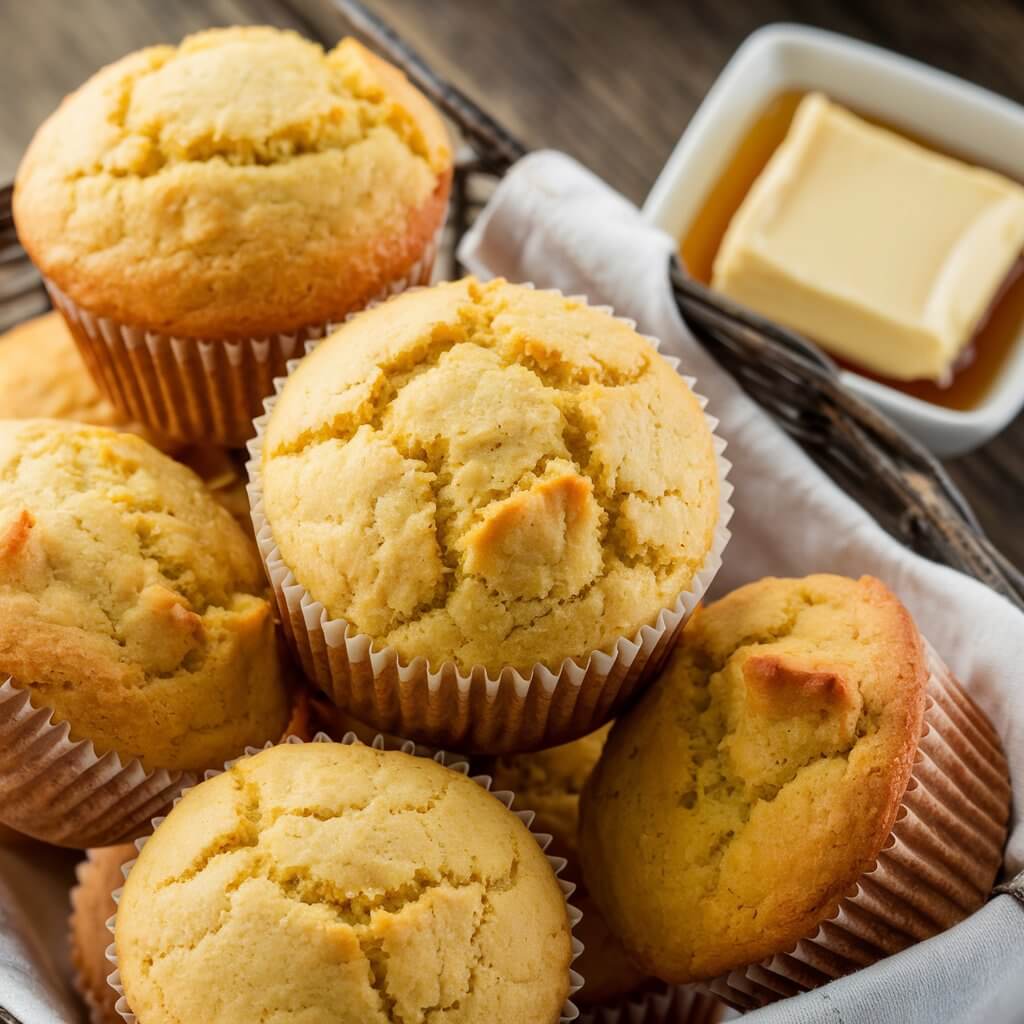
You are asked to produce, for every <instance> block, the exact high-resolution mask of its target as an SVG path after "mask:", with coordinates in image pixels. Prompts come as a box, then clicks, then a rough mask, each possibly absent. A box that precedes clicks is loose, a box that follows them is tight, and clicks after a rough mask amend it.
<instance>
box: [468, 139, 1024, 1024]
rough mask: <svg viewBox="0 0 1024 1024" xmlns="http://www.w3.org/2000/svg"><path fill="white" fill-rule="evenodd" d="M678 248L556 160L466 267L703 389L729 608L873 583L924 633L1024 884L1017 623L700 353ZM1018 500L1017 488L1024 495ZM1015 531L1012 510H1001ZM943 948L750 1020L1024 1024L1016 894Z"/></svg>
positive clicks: (1023, 742)
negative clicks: (794, 586) (825, 583)
mask: <svg viewBox="0 0 1024 1024" xmlns="http://www.w3.org/2000/svg"><path fill="white" fill-rule="evenodd" d="M674 249H675V241H674V240H673V239H672V238H670V237H668V236H667V235H665V234H663V233H662V232H660V231H658V230H656V229H654V228H652V227H651V226H650V225H648V224H647V223H645V222H644V221H643V219H642V218H641V217H640V214H639V212H638V211H637V209H636V208H635V207H634V206H632V205H631V204H630V203H629V202H627V201H626V200H625V199H623V198H622V197H621V196H619V195H618V194H616V193H615V192H613V191H611V190H610V189H609V188H608V187H607V186H606V185H605V184H604V183H603V182H601V181H600V180H599V179H598V178H596V177H594V176H593V175H592V174H590V173H589V172H588V171H586V170H584V169H583V168H582V167H581V166H580V165H578V164H577V163H575V162H574V161H572V160H571V159H569V158H568V157H566V156H563V155H562V154H559V153H536V154H533V155H532V156H529V157H527V158H526V159H524V160H522V161H521V162H520V163H519V164H518V165H517V166H516V167H515V168H514V169H513V170H512V172H511V173H510V174H509V175H508V176H507V177H506V178H505V180H504V181H503V182H502V183H501V185H500V186H499V187H498V190H497V192H496V193H495V194H494V196H493V197H492V199H491V201H490V203H489V204H488V206H487V208H486V209H485V210H484V212H483V213H482V215H481V217H480V219H479V220H478V221H477V223H476V224H475V226H474V228H473V229H472V231H471V232H470V234H469V235H468V236H467V238H466V239H465V240H464V243H463V246H462V250H461V253H460V255H461V258H462V260H463V262H464V263H465V264H466V265H467V266H468V267H469V268H470V269H471V270H472V271H473V272H475V273H477V274H478V275H480V276H482V277H488V276H495V275H502V276H504V277H507V278H509V279H510V280H513V281H532V282H533V283H534V284H536V285H537V287H539V288H544V287H549V288H550V287H554V288H559V289H561V290H562V291H563V292H566V293H567V294H570V295H572V294H579V295H586V296H587V297H588V298H589V299H590V301H591V302H594V303H607V304H608V305H611V306H612V307H614V309H615V311H616V313H618V314H619V315H621V316H627V317H631V318H633V319H634V320H636V321H637V325H638V327H639V329H640V330H641V331H642V332H644V333H646V334H651V335H654V336H655V337H658V338H660V339H661V342H662V351H663V352H665V353H666V354H668V355H673V356H678V357H679V358H680V359H681V360H682V369H683V370H684V371H685V372H686V373H689V374H692V375H693V376H695V377H696V378H697V387H698V390H699V391H700V392H701V393H702V394H704V395H706V396H707V398H708V411H709V412H710V414H711V415H712V416H717V417H718V418H719V420H720V424H719V427H718V433H719V434H720V435H721V436H722V437H723V438H725V440H726V442H727V443H728V449H727V451H726V456H727V457H728V458H729V459H730V460H731V461H732V464H733V469H732V471H731V473H730V479H731V480H732V482H733V483H734V484H735V487H736V491H735V493H734V495H733V497H732V503H733V505H734V506H735V509H736V512H735V516H734V518H733V520H732V523H731V529H732V531H733V538H732V540H731V541H730V543H729V547H728V549H727V551H726V554H725V562H724V565H723V567H722V570H721V572H720V573H719V575H718V577H717V578H716V580H715V584H714V588H713V589H714V592H713V593H712V597H714V594H715V593H719V594H720V593H723V592H725V591H728V590H731V589H733V588H734V587H737V586H739V585H740V584H742V583H746V582H748V581H749V580H753V579H757V578H759V577H761V576H768V575H775V576H801V575H806V574H807V573H812V572H836V573H842V574H845V575H848V576H860V575H862V574H864V573H869V574H871V575H873V576H877V577H879V578H880V579H882V580H884V581H885V582H886V583H887V584H888V585H889V586H890V587H891V588H892V589H893V590H894V591H895V592H896V593H897V594H898V595H899V596H900V598H901V599H902V600H903V601H904V603H905V604H906V605H907V606H908V607H909V609H910V611H911V613H912V614H913V616H914V618H915V619H916V620H917V623H918V625H919V626H920V628H921V631H922V632H923V633H924V634H925V635H926V636H927V637H928V638H929V639H930V640H931V642H932V643H933V644H934V645H935V647H936V648H937V650H938V651H939V653H940V654H941V655H942V657H943V658H944V659H945V661H946V663H947V664H948V665H949V666H950V667H951V668H952V669H953V671H954V672H955V673H956V675H957V676H958V677H959V679H960V680H961V681H962V682H963V683H964V685H965V686H967V688H968V689H969V690H970V691H971V693H972V695H973V696H974V698H975V699H976V700H977V701H978V703H979V704H980V705H981V707H982V708H983V709H984V710H985V712H986V713H987V714H988V715H989V717H990V718H991V719H992V721H993V723H994V724H995V725H996V727H997V728H998V730H999V733H1000V736H1001V737H1002V741H1003V744H1004V746H1005V749H1006V754H1007V757H1008V758H1009V762H1010V771H1011V775H1012V780H1013V788H1014V793H1015V794H1016V797H1015V800H1014V807H1013V810H1012V816H1011V835H1010V842H1009V846H1008V848H1007V857H1006V867H1005V871H1004V876H1005V878H1012V877H1013V876H1015V875H1017V874H1018V873H1019V872H1021V870H1022V869H1024V806H1022V799H1021V798H1022V796H1024V615H1022V614H1021V613H1020V612H1018V611H1017V610H1016V609H1015V608H1014V607H1013V606H1012V605H1011V604H1010V603H1009V602H1008V601H1006V600H1004V599H1003V598H1001V597H999V596H997V595H996V594H994V593H993V592H992V591H990V590H989V589H988V588H987V587H985V586H984V585H983V584H981V583H978V582H977V581H975V580H972V579H969V578H968V577H966V576H964V575H962V574H960V573H958V572H955V571H954V570H952V569H948V568H945V567H943V566H940V565H937V564H935V563H934V562H930V561H928V560H926V559H924V558H921V557H919V556H918V555H915V554H913V553H912V552H910V551H909V550H907V549H906V548H904V547H903V546H902V545H900V544H899V543H897V542H896V541H895V540H893V539H892V538H891V537H890V536H889V535H888V534H887V533H885V531H884V530H882V528H881V527H880V526H878V524H877V523H875V521H874V520H873V519H872V518H871V517H870V516H869V515H868V513H867V512H865V511H864V509H863V508H861V507H860V506H859V505H858V504H857V503H856V502H854V501H853V500H852V499H851V498H849V497H847V496H846V495H845V494H844V493H843V492H842V491H841V490H840V489H839V488H838V487H837V486H836V485H835V484H833V483H832V482H831V481H830V480H829V478H828V477H827V476H826V475H825V474H824V473H823V472H822V471H821V470H820V469H818V467H817V466H815V465H814V463H813V462H811V460H810V459H809V458H807V456H806V455H804V454H803V452H802V451H801V450H800V448H799V447H798V446H797V445H796V444H795V443H794V442H793V441H791V440H790V439H789V438H788V437H787V436H786V435H785V434H784V433H783V432H782V431H781V430H780V429H779V428H778V427H776V426H775V424H774V423H773V422H772V421H771V420H770V419H769V417H768V416H767V414H765V413H764V412H762V411H761V410H760V409H759V408H758V406H757V405H756V404H755V403H754V402H753V401H752V400H751V399H749V398H748V397H747V396H746V395H745V394H744V393H743V392H742V391H741V390H740V387H739V385H738V384H736V383H735V381H734V380H733V379H732V378H731V377H730V376H729V375H728V374H727V373H726V372H725V371H724V370H722V369H721V368H720V367H719V366H718V365H717V364H716V363H715V362H714V360H713V359H712V358H711V357H710V356H709V355H708V354H707V353H706V352H705V351H704V350H703V349H702V348H701V347H700V345H699V344H698V343H697V341H696V340H695V339H694V338H693V336H692V335H691V334H690V332H689V331H688V330H687V328H686V326H685V324H684V323H683V322H682V320H681V318H680V316H679V313H678V310H677V308H676V305H675V302H674V300H673V297H672V292H671V288H670V285H669V279H668V270H667V268H668V261H669V258H670V256H671V254H672V252H673V251H674ZM1022 486H1024V484H1022ZM1006 514H1007V515H1015V516H1017V517H1019V516H1020V514H1021V513H1020V508H1019V507H1018V508H1017V509H1007V510H1006ZM1017 891H1018V896H1019V899H1015V898H1014V897H1013V896H1011V895H1002V896H998V897H996V898H995V899H993V900H992V901H991V902H990V903H989V904H988V905H987V906H986V907H984V908H983V909H982V910H981V911H979V912H978V913H976V914H975V915H973V916H972V917H971V918H970V919H969V920H967V921H965V922H963V923H962V924H960V925H959V926H958V927H956V928H954V929H952V930H951V931H949V932H947V933H946V934H944V935H941V936H938V937H936V938H935V939H932V940H930V941H928V942H924V943H920V944H919V945H917V946H915V947H913V948H911V949H909V950H906V951H905V952H904V953H902V954H899V955H898V956H894V957H890V958H889V959H888V960H885V961H883V962H881V963H879V964H876V965H875V966H873V967H870V968H868V969H866V970H862V971H860V972H858V973H857V974H854V975H851V976H850V977H848V978H844V979H841V980H840V981H837V982H833V983H832V984H830V985H827V986H825V987H824V988H821V989H819V990H818V991H816V992H810V993H807V994H805V995H802V996H799V997H797V998H795V999H789V1000H786V1001H784V1002H780V1003H776V1004H774V1005H772V1006H769V1007H767V1008H765V1009H762V1010H758V1011H756V1012H754V1013H751V1014H748V1015H747V1016H746V1017H745V1018H744V1019H745V1020H747V1019H749V1020H751V1021H754V1020H756V1021H757V1022H758V1024H796V1022H803V1021H807V1022H820V1021H833V1022H836V1024H840V1022H845V1024H854V1022H864V1024H889V1022H891V1024H909V1022H920V1024H960V1022H963V1024H968V1022H976V1021H986V1022H992V1024H1001V1022H1004V1021H1019V1020H1020V1021H1024V888H1018V890H1017Z"/></svg>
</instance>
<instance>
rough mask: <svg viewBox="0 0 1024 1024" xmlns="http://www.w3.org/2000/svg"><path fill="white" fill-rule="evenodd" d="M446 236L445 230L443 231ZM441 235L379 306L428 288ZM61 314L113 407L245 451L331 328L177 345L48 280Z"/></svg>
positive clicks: (156, 426)
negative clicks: (267, 410) (312, 345)
mask: <svg viewBox="0 0 1024 1024" xmlns="http://www.w3.org/2000/svg"><path fill="white" fill-rule="evenodd" d="M442 229H443V224H442ZM439 236H440V233H438V235H437V236H435V238H434V239H433V241H431V243H430V244H429V245H428V246H427V248H426V249H425V250H424V252H423V255H422V256H420V258H419V259H418V260H417V261H416V262H415V263H414V264H413V265H412V266H411V267H410V269H409V272H408V273H407V274H406V275H405V276H404V277H401V278H397V279H396V280H394V281H392V282H391V283H390V284H389V285H388V286H387V287H386V288H384V289H383V290H382V291H381V292H380V293H378V295H376V296H374V300H379V299H382V298H386V297H387V296H389V295H395V294H397V293H398V292H400V291H403V290H404V289H406V288H409V287H412V286H415V285H421V284H426V283H427V282H428V281H429V280H430V275H431V273H432V271H433V266H434V259H435V257H436V255H437V245H438V238H439ZM43 283H44V284H45V285H46V288H47V291H49V293H50V298H51V299H52V300H53V304H54V305H55V306H56V307H57V309H59V310H60V312H61V313H62V314H63V316H64V319H65V321H66V322H67V325H68V328H69V329H70V331H71V333H72V335H74V338H75V341H76V342H77V343H78V348H79V350H80V351H81V353H82V357H83V358H84V360H85V363H86V365H87V366H88V368H89V372H90V373H91V374H92V376H93V377H94V378H95V379H96V381H97V383H98V384H99V386H100V388H101V390H102V391H103V392H104V394H105V395H106V396H107V397H108V398H109V399H110V401H111V402H112V403H113V405H114V407H115V408H116V409H117V410H118V411H119V412H120V413H121V414H122V415H123V416H125V417H127V418H128V419H129V420H134V421H137V422H139V423H142V424H144V425H145V426H146V427H148V428H149V429H151V430H153V431H154V432H155V433H156V434H158V435H159V436H161V437H166V438H169V439H171V440H174V441H180V442H208V443H213V444H222V445H226V446H228V447H241V446H242V445H244V444H245V442H246V440H248V438H250V437H251V436H252V420H253V417H254V416H257V415H259V411H260V408H261V403H262V401H263V399H264V398H265V397H266V396H267V395H269V394H272V393H273V391H274V378H275V377H277V376H280V375H281V374H283V373H284V372H285V364H286V363H287V362H288V360H289V359H291V358H292V357H293V356H294V355H295V354H296V353H301V351H302V344H303V343H304V342H306V341H308V340H310V339H316V338H322V337H323V336H324V335H325V334H326V333H327V332H328V331H329V329H330V324H329V323H327V324H319V325H316V326H312V327H305V328H302V329H301V330H298V331H295V332H293V333H287V334H273V335H270V336H268V337H263V338H248V339H245V340H234V341H209V340H203V341H201V340H197V339H194V338H178V337H174V336H173V335H168V334H161V333H159V332H156V331H147V330H143V329H141V328H139V327H131V326H128V325H126V324H121V323H118V322H117V321H114V320H111V319H109V318H107V317H100V316H94V315H93V314H91V313H89V312H88V311H87V310H85V309H83V308H82V307H81V306H79V305H78V304H77V303H76V302H74V301H73V300H72V299H71V298H69V297H68V296H67V295H66V294H65V293H64V292H63V291H61V289H60V288H58V287H57V285H56V284H54V282H53V281H50V280H48V279H46V278H44V279H43Z"/></svg>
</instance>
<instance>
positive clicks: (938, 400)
mask: <svg viewBox="0 0 1024 1024" xmlns="http://www.w3.org/2000/svg"><path fill="white" fill-rule="evenodd" d="M805 95H806V93H805V92H803V91H800V90H794V91H789V92H783V93H780V94H779V95H778V96H776V97H775V99H773V100H772V101H771V102H770V103H769V104H768V105H767V106H766V107H765V109H764V110H763V111H762V112H761V114H760V115H759V116H758V117H757V119H756V120H755V121H754V123H753V125H752V126H751V128H750V131H749V132H747V134H746V135H745V136H744V137H743V139H742V140H741V141H740V143H739V145H738V146H737V147H736V151H735V152H734V153H733V155H732V157H731V159H730V160H729V162H728V163H727V164H726V167H725V171H724V172H723V174H722V176H721V177H720V178H719V179H718V181H717V182H715V184H714V185H713V186H712V188H711V190H710V191H709V192H708V195H707V198H706V199H705V200H704V204H703V206H702V207H701V208H700V210H699V211H698V212H697V215H696V217H695V218H694V219H693V221H692V223H691V224H690V228H689V230H688V231H687V233H686V236H685V237H684V238H683V240H682V243H681V246H680V255H681V256H682V260H683V263H684V265H685V266H686V268H687V269H688V270H689V272H690V273H691V274H692V275H693V276H694V277H695V278H696V279H697V280H698V281H700V282H702V283H703V284H710V282H711V268H712V265H713V264H714V261H715V255H716V253H717V252H718V248H719V246H720V245H721V243H722V238H723V237H724V235H725V231H726V228H728V226H729V222H730V221H731V220H732V218H733V214H735V213H736V211H737V210H738V209H739V208H740V204H741V203H742V202H743V200H744V198H745V197H746V195H747V192H748V191H749V190H750V188H751V186H752V185H753V184H754V182H755V181H756V180H757V178H758V176H759V175H760V174H761V172H762V171H763V170H764V168H765V166H766V165H767V163H768V161H769V160H770V159H771V156H772V154H773V153H774V152H775V150H776V149H777V148H778V146H779V145H780V144H781V142H782V140H783V139H784V138H785V137H786V133H787V132H788V131H789V126H790V123H791V122H792V120H793V116H794V115H795V114H796V109H797V107H798V106H799V105H800V101H801V100H802V99H803V98H804V96H805ZM854 112H855V113H857V114H858V116H860V117H863V118H864V119H865V120H867V121H871V122H872V123H874V124H877V125H879V126H880V127H883V128H888V129H889V130H890V131H899V132H900V134H902V135H903V136H904V137H905V138H908V139H910V140H911V141H913V142H916V143H918V144H919V145H922V146H925V147H927V148H929V149H932V150H934V151H936V152H941V153H944V154H946V155H947V156H953V157H956V156H957V154H956V153H952V152H950V151H949V150H946V149H940V148H939V147H937V146H934V145H932V144H931V143H929V142H928V141H927V140H923V139H921V138H920V137H918V136H916V135H913V134H911V133H909V132H905V131H902V130H901V129H898V128H895V127H894V126H893V125H891V124H887V123H885V122H884V121H880V120H878V119H877V118H872V117H867V116H866V115H864V114H861V113H860V112H858V111H854ZM959 159H964V158H963V157H959ZM967 162H968V163H971V162H973V161H970V160H967ZM1018 269H1019V267H1018ZM1022 326H1024V274H1021V273H1016V274H1015V275H1014V276H1013V277H1012V279H1010V280H1009V281H1008V282H1007V285H1006V286H1005V287H1004V288H1003V289H1002V291H1001V292H1000V295H999V296H998V298H997V299H996V301H995V302H994V303H993V305H992V308H991V309H990V311H989V313H988V315H987V317H986V319H985V320H984V322H983V323H982V325H981V327H980V329H979V330H978V332H977V333H976V334H975V337H974V340H973V342H972V346H971V347H972V349H973V358H972V360H971V362H970V363H969V364H968V365H966V366H964V367H963V368H962V369H959V370H958V371H957V372H956V373H955V375H954V377H953V380H952V383H951V384H950V385H949V386H948V387H940V386H939V385H938V384H935V383H932V382H931V381H911V382H906V381H894V380H888V379H887V378H884V377H879V376H878V375H876V374H873V373H870V372H868V371H865V370H863V369H861V368H860V367H859V366H854V365H852V364H849V363H847V362H845V361H844V360H842V359H837V360H836V362H837V363H839V364H840V365H841V366H845V367H846V368H847V369H850V370H853V371H855V372H856V373H859V374H860V375H861V376H863V377H870V378H871V379H873V380H877V381H880V382H881V383H883V384H885V385H886V386H887V387H891V388H895V389H896V390H898V391H902V392H904V393H905V394H908V395H913V396H914V397H915V398H920V399H922V400H923V401H925V402H932V403H933V404H935V405H942V406H945V407H946V408H949V409H959V410H965V409H972V408H974V407H975V406H977V405H978V404H979V403H980V402H981V401H982V399H983V398H984V397H985V396H986V394H987V393H988V391H989V388H990V387H991V385H992V382H993V381H994V380H995V378H996V376H997V375H998V373H999V370H1000V369H1001V367H1002V365H1003V363H1004V362H1005V360H1006V357H1007V355H1008V354H1009V352H1010V350H1011V348H1012V347H1013V345H1014V342H1015V341H1016V340H1017V337H1018V335H1019V333H1020V331H1021V328H1022Z"/></svg>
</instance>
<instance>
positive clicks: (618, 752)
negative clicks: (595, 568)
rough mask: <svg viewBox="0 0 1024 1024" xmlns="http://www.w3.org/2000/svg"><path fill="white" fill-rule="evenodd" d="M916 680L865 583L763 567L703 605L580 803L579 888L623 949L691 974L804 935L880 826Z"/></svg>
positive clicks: (921, 665) (707, 972) (863, 862)
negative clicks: (788, 574)
mask: <svg viewBox="0 0 1024 1024" xmlns="http://www.w3.org/2000/svg"><path fill="white" fill-rule="evenodd" d="M927 679H928V671H927V668H926V661H925V655H924V651H923V648H922V643H921V639H920V636H919V635H918V632H917V629H916V627H915V626H914V623H913V622H912V620H911V618H910V615H909V614H908V613H907V611H906V609H905V608H904V607H903V605H902V604H900V602H899V601H898V600H897V599H896V597H895V596H894V595H893V594H892V593H891V592H890V591H889V590H888V589H887V588H886V587H885V586H884V585H883V584H882V583H880V582H879V581H878V580H875V579H872V578H870V577H863V578H862V579H860V580H852V579H846V578H844V577H840V576H809V577H807V578H806V579H764V580H761V581H760V582H758V583H753V584H750V585H749V586H746V587H742V588H740V589H739V590H737V591H735V592H734V593H732V594H730V595H729V596H728V597H725V598H723V599H722V600H720V601H718V602H716V603H715V604H713V605H710V606H709V607H707V608H704V609H702V610H699V611H698V612H697V613H696V614H695V615H694V617H693V618H692V619H691V620H690V622H689V623H688V624H687V626H686V627H685V629H684V631H683V634H682V637H681V640H680V642H679V645H678V647H677V648H676V650H675V651H674V653H673V655H672V657H671V659H670V661H669V663H668V665H667V667H666V669H665V671H664V673H663V675H662V676H661V677H660V678H659V679H658V680H657V681H656V682H655V683H654V685H653V686H652V688H651V689H650V690H649V691H647V693H646V694H645V695H644V697H643V698H642V700H641V702H640V703H639V704H638V705H637V706H636V708H635V709H634V710H632V711H631V712H629V713H627V714H626V715H625V716H624V717H622V718H620V719H619V721H618V722H617V723H616V725H615V727H614V728H613V729H612V732H611V735H610V737H609V739H608V742H607V744H606V746H605V749H604V752H603V754H602V757H601V760H600V762H599V763H598V766H597V768H596V769H595V771H594V773H593V775H591V777H590V781H589V782H588V784H587V786H586V787H585V789H584V793H583V799H582V802H581V817H582V821H581V854H582V859H583V869H584V874H585V876H586V879H587V883H588V885H589V887H590V892H591V893H592V895H593V896H594V897H595V899H596V900H597V902H598V903H599V905H600V907H601V909H602V911H603V912H604V914H605V917H606V918H607V919H608V921H609V923H610V924H611V925H612V927H613V928H614V930H615V931H616V932H617V933H618V934H619V935H620V936H621V938H622V939H623V941H624V942H625V944H626V947H627V949H629V950H630V952H631V954H632V955H633V957H634V959H636V960H637V961H638V962H639V963H641V964H644V965H645V966H646V967H647V968H648V969H649V970H650V971H651V972H652V973H654V974H657V975H658V976H659V977H661V978H664V979H665V980H667V981H673V982H689V981H695V980H699V979H707V978H711V977H714V976H716V975H719V974H722V973H724V972H726V971H729V970H731V969H732V968H734V967H738V966H742V965H745V964H749V963H754V962H756V961H759V960H762V959H764V958H766V957H768V956H771V955H772V954H774V953H778V952H782V951H784V950H786V949H788V948H790V947H791V946H792V945H793V944H794V943H795V942H796V941H797V940H798V939H800V938H802V937H804V936H806V935H808V934H810V933H813V931H814V929H815V927H816V926H817V925H818V923H819V922H821V921H822V920H824V919H825V918H826V917H827V916H828V915H829V914H830V913H831V912H832V910H833V909H834V908H835V906H836V904H837V903H838V901H839V900H840V899H841V898H842V897H843V896H845V895H846V894H847V892H848V891H849V890H850V888H851V886H852V885H853V884H854V883H855V881H856V880H857V879H858V878H859V877H860V876H861V875H862V874H863V873H864V872H865V871H867V870H869V869H870V868H871V867H872V865H873V863H874V861H875V858H876V857H877V855H878V853H879V851H880V850H881V849H882V847H883V845H884V844H885V842H886V840H887V838H888V836H889V833H890V831H891V829H892V826H893V823H894V821H895V818H896V814H897V811H898V809H899V805H900V802H901V800H902V799H903V794H904V791H905V790H906V787H907V783H908V781H909V779H910V773H911V769H912V765H913V760H914V755H915V753H916V750H917V744H918V740H919V738H920V734H921V729H922V721H923V715H924V704H925V686H926V683H927Z"/></svg>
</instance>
